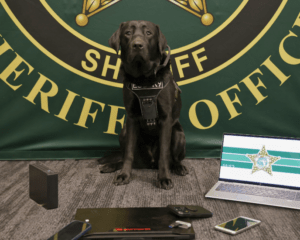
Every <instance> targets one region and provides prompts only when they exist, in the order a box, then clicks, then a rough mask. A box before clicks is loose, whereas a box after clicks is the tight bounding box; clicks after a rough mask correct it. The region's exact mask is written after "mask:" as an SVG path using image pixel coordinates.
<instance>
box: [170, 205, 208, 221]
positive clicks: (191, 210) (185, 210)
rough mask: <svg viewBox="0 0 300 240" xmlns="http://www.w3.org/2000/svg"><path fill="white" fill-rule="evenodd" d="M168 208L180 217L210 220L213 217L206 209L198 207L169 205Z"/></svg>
mask: <svg viewBox="0 0 300 240" xmlns="http://www.w3.org/2000/svg"><path fill="white" fill-rule="evenodd" d="M167 208H169V209H170V210H171V211H172V212H173V213H174V214H175V215H177V216H179V217H195V218H208V217H212V215H213V214H212V213H211V212H210V211H208V210H206V209H205V208H203V207H200V206H196V205H168V206H167Z"/></svg>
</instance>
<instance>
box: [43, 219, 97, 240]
mask: <svg viewBox="0 0 300 240" xmlns="http://www.w3.org/2000/svg"><path fill="white" fill-rule="evenodd" d="M91 228H92V226H91V224H89V223H88V222H81V221H73V222H71V223H70V224H68V225H67V226H65V227H64V228H62V229H61V230H59V232H57V233H55V234H54V235H53V236H52V237H50V238H48V240H77V239H79V238H80V237H82V236H83V235H84V234H86V233H87V232H88V231H90V230H91Z"/></svg>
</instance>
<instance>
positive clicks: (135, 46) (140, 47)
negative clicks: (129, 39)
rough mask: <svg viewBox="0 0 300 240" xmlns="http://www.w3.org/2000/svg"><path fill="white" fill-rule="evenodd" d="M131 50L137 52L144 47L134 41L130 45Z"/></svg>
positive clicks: (139, 42)
mask: <svg viewBox="0 0 300 240" xmlns="http://www.w3.org/2000/svg"><path fill="white" fill-rule="evenodd" d="M132 47H133V49H136V50H139V49H143V48H144V45H143V43H142V42H141V41H135V42H133V44H132Z"/></svg>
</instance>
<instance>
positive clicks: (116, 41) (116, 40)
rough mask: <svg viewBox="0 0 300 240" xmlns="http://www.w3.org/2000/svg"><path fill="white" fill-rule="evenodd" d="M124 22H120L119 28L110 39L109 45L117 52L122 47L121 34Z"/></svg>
mask: <svg viewBox="0 0 300 240" xmlns="http://www.w3.org/2000/svg"><path fill="white" fill-rule="evenodd" d="M123 24H124V23H121V24H120V27H119V29H118V30H117V31H116V32H115V33H114V34H113V35H112V36H111V37H110V39H109V40H108V44H109V46H110V47H111V48H113V49H114V50H115V51H116V52H117V54H118V52H119V49H120V34H121V28H122V26H123Z"/></svg>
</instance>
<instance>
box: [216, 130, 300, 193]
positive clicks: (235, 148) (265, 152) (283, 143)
mask: <svg viewBox="0 0 300 240" xmlns="http://www.w3.org/2000/svg"><path fill="white" fill-rule="evenodd" d="M220 179H222V180H233V181H239V182H253V183H258V184H267V185H278V186H289V187H293V188H300V139H291V138H276V137H263V136H251V135H234V134H224V138H223V148H222V156H221V168H220Z"/></svg>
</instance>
